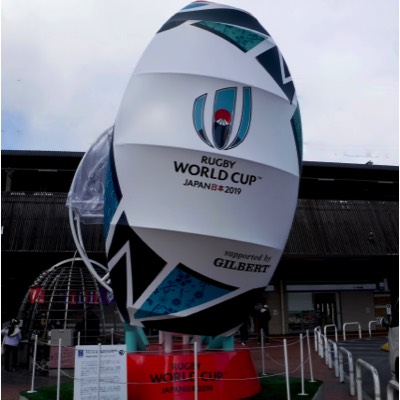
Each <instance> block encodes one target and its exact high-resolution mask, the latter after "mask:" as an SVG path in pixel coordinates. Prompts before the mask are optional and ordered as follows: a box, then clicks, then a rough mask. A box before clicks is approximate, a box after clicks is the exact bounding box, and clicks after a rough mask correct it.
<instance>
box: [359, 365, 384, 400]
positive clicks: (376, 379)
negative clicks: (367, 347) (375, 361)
mask: <svg viewBox="0 0 400 400" xmlns="http://www.w3.org/2000/svg"><path fill="white" fill-rule="evenodd" d="M361 367H364V368H366V369H368V370H370V371H371V373H372V378H373V380H374V395H375V397H374V399H375V400H381V386H380V383H379V374H378V371H377V369H376V368H375V367H374V366H373V365H371V364H369V363H367V362H366V361H364V360H363V359H362V358H358V359H357V361H356V381H357V399H358V400H362V374H361Z"/></svg>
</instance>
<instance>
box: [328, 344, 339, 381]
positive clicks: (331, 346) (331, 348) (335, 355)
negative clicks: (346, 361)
mask: <svg viewBox="0 0 400 400" xmlns="http://www.w3.org/2000/svg"><path fill="white" fill-rule="evenodd" d="M328 345H329V368H332V367H333V365H332V352H333V362H334V364H335V376H336V377H338V376H339V357H338V346H337V343H336V342H334V341H333V340H331V339H328Z"/></svg>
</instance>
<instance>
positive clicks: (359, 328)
mask: <svg viewBox="0 0 400 400" xmlns="http://www.w3.org/2000/svg"><path fill="white" fill-rule="evenodd" d="M349 325H357V326H358V337H359V338H360V339H361V338H362V335H361V325H360V323H359V322H345V323H344V324H343V340H344V341H346V328H347V326H349Z"/></svg>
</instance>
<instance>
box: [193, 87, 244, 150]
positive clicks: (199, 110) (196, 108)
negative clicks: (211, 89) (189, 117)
mask: <svg viewBox="0 0 400 400" xmlns="http://www.w3.org/2000/svg"><path fill="white" fill-rule="evenodd" d="M237 90H238V88H236V87H228V88H224V89H220V90H217V91H216V92H215V96H214V104H213V113H212V134H211V138H210V137H209V135H208V134H207V132H206V128H205V125H204V109H205V104H206V99H207V93H205V94H203V95H201V96H199V97H198V98H197V99H196V100H195V101H194V104H193V124H194V127H195V129H196V132H197V134H198V135H199V137H200V139H201V140H202V141H203V142H204V143H206V144H207V145H208V146H210V147H214V148H216V149H218V150H229V149H232V148H234V147H236V146H238V145H239V144H240V143H242V142H243V140H244V139H245V138H246V136H247V133H248V131H249V127H250V121H251V88H250V87H248V86H245V87H243V96H242V113H241V117H240V124H239V128H238V130H237V132H236V134H235V135H232V126H233V122H234V119H235V112H236V111H237V110H236V102H237Z"/></svg>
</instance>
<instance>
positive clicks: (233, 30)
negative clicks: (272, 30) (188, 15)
mask: <svg viewBox="0 0 400 400" xmlns="http://www.w3.org/2000/svg"><path fill="white" fill-rule="evenodd" d="M193 26H196V27H198V28H202V29H205V30H207V31H210V32H213V33H214V34H216V35H218V36H220V37H222V38H224V39H225V40H227V41H229V42H230V43H232V44H234V45H235V46H236V47H238V48H239V49H240V50H242V51H243V52H247V51H249V50H251V49H252V48H254V47H256V46H258V45H259V44H260V43H261V42H262V41H264V40H265V39H267V38H268V36H266V35H263V34H261V33H259V32H254V31H249V30H247V29H243V28H238V27H237V26H233V25H228V24H222V23H219V22H210V21H201V22H197V23H195V24H193Z"/></svg>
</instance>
